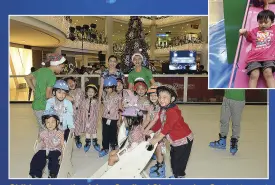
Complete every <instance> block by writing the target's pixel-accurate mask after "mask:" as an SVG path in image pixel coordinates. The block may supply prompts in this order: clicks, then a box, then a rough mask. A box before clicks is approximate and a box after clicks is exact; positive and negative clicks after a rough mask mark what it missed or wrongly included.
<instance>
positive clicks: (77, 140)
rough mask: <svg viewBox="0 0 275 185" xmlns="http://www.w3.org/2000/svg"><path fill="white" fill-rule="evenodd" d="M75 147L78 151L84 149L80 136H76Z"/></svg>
mask: <svg viewBox="0 0 275 185" xmlns="http://www.w3.org/2000/svg"><path fill="white" fill-rule="evenodd" d="M75 145H76V147H77V148H78V149H79V148H81V147H82V143H81V141H80V136H75Z"/></svg>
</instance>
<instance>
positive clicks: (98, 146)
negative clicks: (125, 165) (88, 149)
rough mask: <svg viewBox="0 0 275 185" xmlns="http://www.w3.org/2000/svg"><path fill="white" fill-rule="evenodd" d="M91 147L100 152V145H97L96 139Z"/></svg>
mask: <svg viewBox="0 0 275 185" xmlns="http://www.w3.org/2000/svg"><path fill="white" fill-rule="evenodd" d="M93 146H94V149H95V150H96V151H98V152H100V145H99V144H98V143H97V138H95V139H93Z"/></svg>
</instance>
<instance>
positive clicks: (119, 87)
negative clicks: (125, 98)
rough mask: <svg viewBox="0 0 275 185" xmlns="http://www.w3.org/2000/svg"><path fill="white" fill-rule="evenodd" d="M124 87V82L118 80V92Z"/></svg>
mask: <svg viewBox="0 0 275 185" xmlns="http://www.w3.org/2000/svg"><path fill="white" fill-rule="evenodd" d="M122 89H123V84H122V83H121V82H120V81H118V82H117V86H116V90H117V91H118V92H120V91H122Z"/></svg>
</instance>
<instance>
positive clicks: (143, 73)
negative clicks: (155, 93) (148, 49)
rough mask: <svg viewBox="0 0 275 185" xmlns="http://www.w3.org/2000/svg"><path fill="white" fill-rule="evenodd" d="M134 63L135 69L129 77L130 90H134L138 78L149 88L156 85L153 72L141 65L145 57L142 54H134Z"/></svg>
mask: <svg viewBox="0 0 275 185" xmlns="http://www.w3.org/2000/svg"><path fill="white" fill-rule="evenodd" d="M132 62H133V63H134V69H133V70H132V71H131V72H130V73H129V76H128V82H129V89H130V90H133V88H134V82H135V80H136V79H137V78H143V79H144V81H145V83H146V84H147V87H148V88H149V87H151V85H153V84H154V83H155V80H154V78H153V75H152V71H150V70H149V69H147V68H146V67H143V66H142V65H141V64H142V62H143V56H142V55H141V54H140V53H135V54H133V56H132ZM150 83H151V84H150Z"/></svg>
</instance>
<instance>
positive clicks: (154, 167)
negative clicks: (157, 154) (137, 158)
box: [150, 162, 166, 173]
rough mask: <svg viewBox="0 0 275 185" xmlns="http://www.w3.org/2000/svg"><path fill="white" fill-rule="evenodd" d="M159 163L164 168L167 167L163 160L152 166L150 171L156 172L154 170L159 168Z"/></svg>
mask: <svg viewBox="0 0 275 185" xmlns="http://www.w3.org/2000/svg"><path fill="white" fill-rule="evenodd" d="M158 165H163V166H164V168H165V167H166V166H165V164H164V162H162V163H159V162H157V163H156V164H155V165H154V166H152V167H151V168H150V173H151V172H154V171H155V170H156V169H157V168H158Z"/></svg>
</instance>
